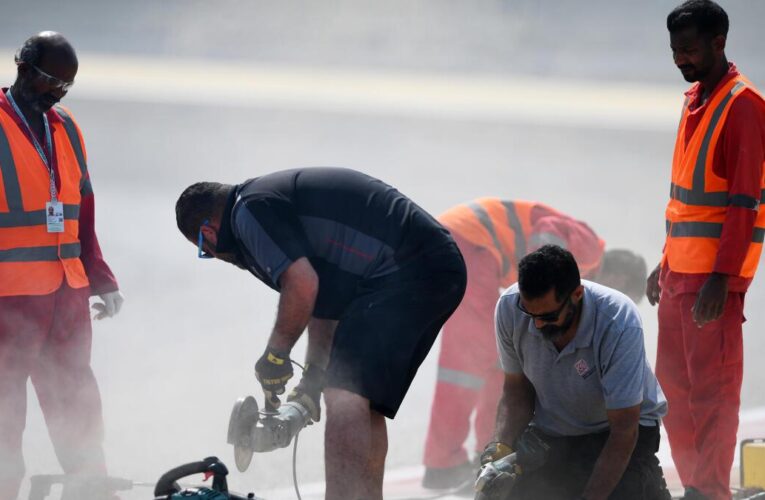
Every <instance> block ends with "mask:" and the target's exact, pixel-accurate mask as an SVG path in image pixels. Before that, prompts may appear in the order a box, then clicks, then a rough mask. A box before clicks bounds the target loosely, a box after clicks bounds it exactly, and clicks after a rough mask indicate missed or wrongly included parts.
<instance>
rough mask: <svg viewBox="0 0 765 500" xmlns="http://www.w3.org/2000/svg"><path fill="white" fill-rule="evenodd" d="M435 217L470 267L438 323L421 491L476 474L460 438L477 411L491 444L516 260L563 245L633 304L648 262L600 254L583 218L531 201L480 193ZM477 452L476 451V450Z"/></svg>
mask: <svg viewBox="0 0 765 500" xmlns="http://www.w3.org/2000/svg"><path fill="white" fill-rule="evenodd" d="M439 221H440V222H441V223H442V224H443V225H444V226H446V227H447V228H448V229H449V230H450V231H451V233H452V236H453V237H454V240H455V241H456V242H457V246H459V248H460V251H461V252H462V255H463V256H464V258H465V264H466V266H467V270H468V283H467V291H466V293H465V298H464V299H463V301H462V303H461V304H460V307H459V308H458V309H457V311H456V312H455V313H454V314H453V315H452V317H451V318H450V319H449V321H448V322H447V323H446V325H445V326H444V331H443V333H442V335H441V338H442V340H441V354H440V357H439V361H438V377H437V385H436V391H435V396H434V398H433V406H432V409H431V416H430V426H429V428H428V435H427V439H426V443H425V458H424V462H425V467H426V469H425V476H424V477H423V482H422V484H423V486H424V487H425V488H432V489H442V488H452V487H457V486H459V485H460V484H465V483H466V482H467V481H469V480H471V479H472V478H474V476H475V471H476V468H477V466H476V465H475V464H474V463H473V462H471V461H470V459H469V456H468V452H467V450H466V449H465V446H464V443H465V440H466V438H467V437H468V434H469V432H470V417H471V414H473V412H475V421H474V428H475V436H476V446H477V447H480V446H483V444H484V443H486V442H487V441H489V439H490V437H491V434H492V431H493V429H494V415H495V414H496V408H497V401H498V400H499V397H500V394H501V391H502V380H503V375H502V370H501V369H500V367H499V361H498V356H497V347H496V342H495V339H494V308H495V306H496V303H497V299H498V298H499V294H500V289H501V288H506V287H508V286H510V285H511V284H512V283H514V282H515V281H517V278H518V273H517V268H518V262H519V261H520V260H521V258H522V257H523V256H525V255H526V254H527V253H528V252H530V251H533V250H535V249H537V248H539V247H541V246H542V245H544V244H550V243H551V244H557V245H559V246H561V247H563V248H567V249H569V250H570V251H571V252H572V253H573V254H574V256H575V257H576V259H577V262H578V264H579V268H580V269H581V272H582V274H583V275H584V277H586V278H588V279H591V280H593V281H597V282H599V283H602V284H605V285H607V286H611V287H613V288H616V289H618V290H621V291H622V292H624V293H625V294H627V295H628V296H629V297H630V298H631V299H632V300H634V301H636V302H637V301H639V300H640V299H641V298H642V296H643V290H644V283H645V276H646V265H645V261H644V260H643V258H642V257H640V256H638V255H635V254H634V253H632V252H630V251H628V250H609V251H605V252H604V247H605V243H604V242H603V240H601V239H600V238H599V237H598V235H597V234H595V232H594V231H593V230H592V229H591V228H590V227H589V226H588V225H587V224H585V223H584V222H581V221H578V220H576V219H574V218H572V217H570V216H568V215H565V214H563V213H561V212H558V211H557V210H555V209H553V208H551V207H549V206H547V205H544V204H542V203H536V202H529V201H520V200H516V201H509V200H501V199H498V198H480V199H477V200H475V201H473V202H471V203H467V204H463V205H458V206H456V207H454V208H451V209H449V210H447V211H446V212H445V213H444V214H442V215H441V216H440V217H439ZM478 453H480V450H479V451H478Z"/></svg>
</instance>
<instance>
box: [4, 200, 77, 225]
mask: <svg viewBox="0 0 765 500" xmlns="http://www.w3.org/2000/svg"><path fill="white" fill-rule="evenodd" d="M79 218H80V206H79V205H64V219H67V220H77V219H79ZM45 224H46V217H45V210H32V211H30V212H0V228H3V227H24V226H44V225H45Z"/></svg>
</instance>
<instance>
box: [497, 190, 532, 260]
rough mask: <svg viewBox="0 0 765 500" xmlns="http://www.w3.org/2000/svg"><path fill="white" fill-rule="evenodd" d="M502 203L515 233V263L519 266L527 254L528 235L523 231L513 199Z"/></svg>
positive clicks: (508, 221)
mask: <svg viewBox="0 0 765 500" xmlns="http://www.w3.org/2000/svg"><path fill="white" fill-rule="evenodd" d="M502 205H504V207H505V214H506V215H507V223H508V224H509V225H510V229H512V230H513V234H514V235H515V265H516V266H517V265H518V263H519V262H520V261H521V259H522V258H523V257H525V256H526V235H525V234H524V233H523V225H521V219H519V218H518V213H517V212H516V211H515V203H513V202H512V201H503V202H502ZM508 270H509V269H508ZM506 272H507V271H506Z"/></svg>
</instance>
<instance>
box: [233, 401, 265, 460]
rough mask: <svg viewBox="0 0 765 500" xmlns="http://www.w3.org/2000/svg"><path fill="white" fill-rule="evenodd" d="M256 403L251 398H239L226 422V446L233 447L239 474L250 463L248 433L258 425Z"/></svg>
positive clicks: (249, 438) (250, 451) (250, 452)
mask: <svg viewBox="0 0 765 500" xmlns="http://www.w3.org/2000/svg"><path fill="white" fill-rule="evenodd" d="M258 418H259V415H258V403H257V401H255V398H253V397H252V396H247V397H244V398H239V399H237V400H236V403H234V409H233V410H231V418H230V419H229V421H228V438H227V440H226V441H227V442H228V444H233V445H234V462H235V463H236V468H237V469H239V472H244V471H246V470H247V468H248V467H249V466H250V462H251V461H252V447H251V439H252V438H251V437H250V433H251V432H252V428H253V426H254V425H255V424H257V423H258Z"/></svg>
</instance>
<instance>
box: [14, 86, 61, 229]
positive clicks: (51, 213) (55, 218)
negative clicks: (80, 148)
mask: <svg viewBox="0 0 765 500" xmlns="http://www.w3.org/2000/svg"><path fill="white" fill-rule="evenodd" d="M5 95H6V96H7V97H8V102H10V103H11V106H12V107H13V111H15V112H16V115H18V117H19V118H20V119H21V121H22V122H23V123H24V126H25V127H26V128H27V132H28V133H29V137H30V138H31V139H32V144H33V145H34V147H35V149H36V150H37V154H38V155H40V159H41V160H42V162H43V164H44V165H45V168H46V169H47V170H48V178H49V179H50V201H49V202H47V203H46V204H45V225H46V226H47V228H48V232H49V233H63V232H64V204H63V203H61V202H60V201H59V200H58V190H57V189H56V174H55V173H54V171H53V164H52V161H50V160H49V159H48V154H50V155H51V156H52V155H53V140H52V137H51V133H50V123H48V117H47V116H46V115H45V113H43V115H42V119H43V125H44V128H45V146H46V147H47V148H48V154H46V152H45V150H44V149H43V147H42V146H41V145H40V143H39V141H38V140H37V136H36V135H35V133H34V132H33V131H32V127H30V126H29V123H28V122H27V119H26V118H25V117H24V113H22V112H21V110H20V109H19V107H18V105H17V104H16V100H15V99H14V98H13V94H11V90H10V89H8V92H6V94H5Z"/></svg>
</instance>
